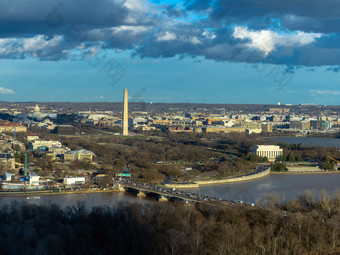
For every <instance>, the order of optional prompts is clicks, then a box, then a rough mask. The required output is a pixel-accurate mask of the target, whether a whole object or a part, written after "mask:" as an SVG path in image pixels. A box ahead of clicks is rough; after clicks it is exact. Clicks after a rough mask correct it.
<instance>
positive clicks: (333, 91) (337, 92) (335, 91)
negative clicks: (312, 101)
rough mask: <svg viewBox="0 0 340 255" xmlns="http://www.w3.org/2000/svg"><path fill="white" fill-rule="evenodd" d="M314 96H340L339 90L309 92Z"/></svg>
mask: <svg viewBox="0 0 340 255" xmlns="http://www.w3.org/2000/svg"><path fill="white" fill-rule="evenodd" d="M308 92H309V93H310V94H312V95H332V96H339V95H340V91H339V90H309V91H308Z"/></svg>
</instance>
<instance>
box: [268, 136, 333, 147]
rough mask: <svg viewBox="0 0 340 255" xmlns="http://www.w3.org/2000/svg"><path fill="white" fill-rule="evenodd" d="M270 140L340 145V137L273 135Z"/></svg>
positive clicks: (329, 145) (315, 144) (303, 143)
mask: <svg viewBox="0 0 340 255" xmlns="http://www.w3.org/2000/svg"><path fill="white" fill-rule="evenodd" d="M270 140H274V141H277V142H282V143H288V144H292V143H296V144H299V143H301V144H302V145H311V146H317V145H321V146H324V147H332V146H335V147H337V148H339V147H340V139H338V138H318V137H271V138H270Z"/></svg>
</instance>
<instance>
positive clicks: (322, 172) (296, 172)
mask: <svg viewBox="0 0 340 255" xmlns="http://www.w3.org/2000/svg"><path fill="white" fill-rule="evenodd" d="M339 173H340V171H294V172H289V171H288V172H273V171H272V172H271V173H270V174H293V175H294V174H339Z"/></svg>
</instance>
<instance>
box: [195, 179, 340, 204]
mask: <svg viewBox="0 0 340 255" xmlns="http://www.w3.org/2000/svg"><path fill="white" fill-rule="evenodd" d="M337 189H339V190H340V173H334V174H271V175H268V176H266V177H264V178H261V179H258V180H253V181H247V182H238V183H229V184H221V185H212V186H200V187H199V188H196V189H190V191H192V192H195V193H201V194H206V195H209V196H213V197H219V198H226V199H230V200H242V201H244V202H248V203H256V202H257V201H258V200H259V199H266V198H267V196H268V195H269V194H274V193H276V194H277V195H279V197H280V198H281V199H282V201H283V200H286V201H287V200H291V199H292V198H294V197H297V196H298V195H300V194H303V193H304V192H305V190H311V191H313V192H314V194H315V196H316V197H318V195H319V193H320V192H321V191H322V190H325V191H326V192H327V193H329V194H333V195H334V194H335V192H336V190H337Z"/></svg>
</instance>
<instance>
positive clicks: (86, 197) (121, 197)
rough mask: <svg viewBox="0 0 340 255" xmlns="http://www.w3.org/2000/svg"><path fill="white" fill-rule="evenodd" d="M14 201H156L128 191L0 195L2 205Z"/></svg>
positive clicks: (108, 203)
mask: <svg viewBox="0 0 340 255" xmlns="http://www.w3.org/2000/svg"><path fill="white" fill-rule="evenodd" d="M13 201H16V202H26V203H28V204H37V205H43V204H51V203H55V204H57V205H59V206H61V207H66V206H72V205H75V204H76V203H77V202H78V201H84V202H85V203H86V206H87V207H89V208H90V207H93V206H103V205H105V206H114V205H116V204H117V203H120V202H126V203H142V204H145V203H153V202H154V200H152V199H145V198H144V199H141V198H137V197H136V195H133V194H129V193H126V192H105V193H84V194H61V195H34V196H13V197H0V205H4V204H8V203H11V202H13Z"/></svg>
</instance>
